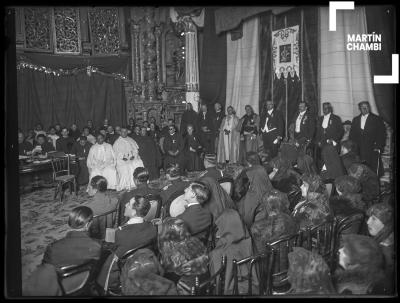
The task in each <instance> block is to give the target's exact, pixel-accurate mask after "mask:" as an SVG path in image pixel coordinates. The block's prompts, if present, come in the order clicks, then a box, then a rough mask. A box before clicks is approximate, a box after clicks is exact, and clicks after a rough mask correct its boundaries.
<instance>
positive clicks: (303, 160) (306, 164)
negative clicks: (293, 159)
mask: <svg viewBox="0 0 400 303" xmlns="http://www.w3.org/2000/svg"><path fill="white" fill-rule="evenodd" d="M297 168H298V169H299V171H300V173H301V174H316V173H317V169H316V168H315V164H314V160H313V158H312V157H310V156H309V155H307V154H304V153H302V154H300V155H299V156H298V157H297Z"/></svg>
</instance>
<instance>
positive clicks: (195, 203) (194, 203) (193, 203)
mask: <svg viewBox="0 0 400 303" xmlns="http://www.w3.org/2000/svg"><path fill="white" fill-rule="evenodd" d="M197 204H198V205H200V203H199V202H192V203H189V204H188V205H187V206H186V207H189V206H192V205H197Z"/></svg>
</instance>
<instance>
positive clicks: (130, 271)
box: [121, 248, 178, 296]
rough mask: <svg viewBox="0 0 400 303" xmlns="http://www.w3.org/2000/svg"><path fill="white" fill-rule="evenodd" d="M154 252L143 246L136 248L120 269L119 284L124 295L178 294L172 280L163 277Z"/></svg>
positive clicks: (162, 271)
mask: <svg viewBox="0 0 400 303" xmlns="http://www.w3.org/2000/svg"><path fill="white" fill-rule="evenodd" d="M163 274H164V270H163V268H162V267H161V264H160V262H159V261H158V259H157V257H156V255H155V254H154V252H152V251H151V250H150V249H147V248H143V249H139V250H137V251H136V252H135V253H134V254H133V255H132V256H130V257H129V258H128V259H127V260H126V261H125V264H124V266H123V267H122V270H121V286H122V294H123V295H124V296H168V295H178V292H177V290H176V286H175V284H174V282H172V281H171V280H168V279H166V278H164V277H163Z"/></svg>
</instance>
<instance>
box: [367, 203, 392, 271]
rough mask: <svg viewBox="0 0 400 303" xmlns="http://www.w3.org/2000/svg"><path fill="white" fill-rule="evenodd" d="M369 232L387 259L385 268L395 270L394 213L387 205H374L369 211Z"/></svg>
mask: <svg viewBox="0 0 400 303" xmlns="http://www.w3.org/2000/svg"><path fill="white" fill-rule="evenodd" d="M367 216H368V220H367V225H368V232H369V234H370V235H371V236H372V237H373V238H374V240H375V241H376V242H377V243H378V244H379V246H380V247H381V249H382V252H383V254H384V257H385V267H386V268H387V269H388V270H393V265H394V230H393V229H394V213H393V208H392V207H391V206H390V205H389V204H387V203H378V204H374V205H372V206H371V207H370V208H369V209H368V210H367Z"/></svg>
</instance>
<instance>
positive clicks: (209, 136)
mask: <svg viewBox="0 0 400 303" xmlns="http://www.w3.org/2000/svg"><path fill="white" fill-rule="evenodd" d="M213 116H214V115H213V113H212V112H210V111H208V110H207V105H206V104H202V105H201V112H200V113H199V115H198V118H197V129H198V130H199V135H200V143H201V145H202V146H203V147H204V150H205V152H206V153H211V154H214V153H215V137H214V133H215V129H214V123H213V120H214V117H213Z"/></svg>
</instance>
